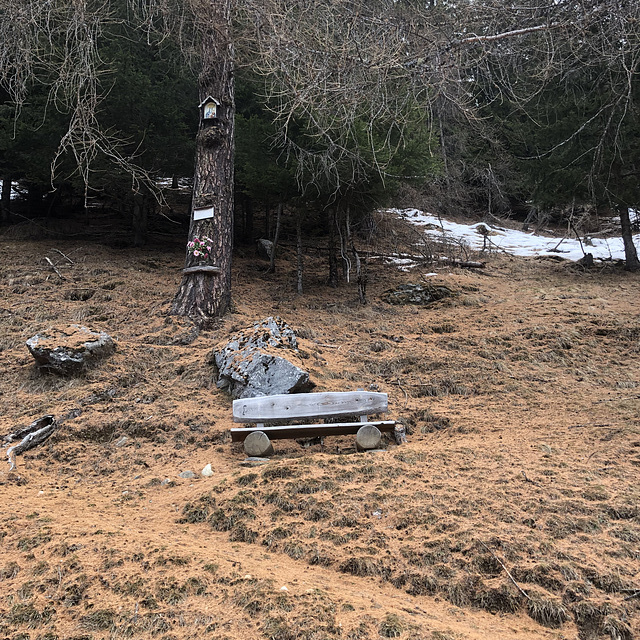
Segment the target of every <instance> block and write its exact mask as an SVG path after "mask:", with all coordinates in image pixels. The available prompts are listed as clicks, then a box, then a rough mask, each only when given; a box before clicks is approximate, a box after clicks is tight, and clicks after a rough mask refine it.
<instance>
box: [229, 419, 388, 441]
mask: <svg viewBox="0 0 640 640" xmlns="http://www.w3.org/2000/svg"><path fill="white" fill-rule="evenodd" d="M368 424H372V425H374V426H375V427H378V429H380V431H393V430H394V427H395V425H396V421H395V420H373V421H371V422H338V423H334V424H295V425H289V426H275V427H239V428H236V429H231V441H232V442H243V441H244V439H245V438H246V437H247V436H248V435H249V434H250V433H252V432H254V431H263V432H264V433H266V434H267V436H268V437H269V439H270V440H283V439H285V438H315V437H316V436H343V435H348V434H352V433H358V429H360V427H363V426H365V425H368Z"/></svg>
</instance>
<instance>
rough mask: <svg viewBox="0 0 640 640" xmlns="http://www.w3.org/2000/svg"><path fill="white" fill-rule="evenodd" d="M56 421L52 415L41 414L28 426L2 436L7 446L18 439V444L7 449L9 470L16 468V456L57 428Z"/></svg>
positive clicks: (38, 442) (40, 442)
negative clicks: (40, 416)
mask: <svg viewBox="0 0 640 640" xmlns="http://www.w3.org/2000/svg"><path fill="white" fill-rule="evenodd" d="M57 426H58V423H57V422H56V419H55V418H54V417H53V416H49V415H47V416H42V418H38V419H37V420H34V421H33V422H32V423H31V424H30V425H29V426H28V427H25V428H24V429H19V430H18V431H16V432H14V433H10V434H8V435H6V436H4V437H3V438H2V440H3V442H4V445H3V446H7V445H9V444H11V443H12V442H15V441H16V440H20V442H18V444H15V445H13V446H12V447H9V448H8V449H7V459H8V460H9V471H13V470H14V469H15V468H16V456H17V455H19V454H21V453H24V452H25V451H29V449H33V448H34V447H37V446H38V445H39V444H42V443H43V442H44V441H45V440H46V439H47V438H48V437H49V436H50V435H51V434H52V433H53V432H54V431H55V430H56V428H57Z"/></svg>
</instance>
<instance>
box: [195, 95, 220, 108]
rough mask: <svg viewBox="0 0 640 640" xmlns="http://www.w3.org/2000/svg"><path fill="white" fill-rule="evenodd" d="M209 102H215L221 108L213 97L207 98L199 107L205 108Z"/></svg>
mask: <svg viewBox="0 0 640 640" xmlns="http://www.w3.org/2000/svg"><path fill="white" fill-rule="evenodd" d="M207 102H215V103H216V105H218V106H220V102H218V100H216V99H215V98H214V97H213V96H207V97H206V98H205V99H204V100H203V101H202V102H201V103H200V104H199V105H198V106H199V107H203V106H204V105H205V104H207Z"/></svg>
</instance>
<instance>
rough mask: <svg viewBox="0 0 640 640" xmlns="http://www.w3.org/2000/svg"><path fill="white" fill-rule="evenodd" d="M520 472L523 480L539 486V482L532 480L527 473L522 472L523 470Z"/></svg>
mask: <svg viewBox="0 0 640 640" xmlns="http://www.w3.org/2000/svg"><path fill="white" fill-rule="evenodd" d="M521 473H522V476H523V477H524V481H525V482H530V483H531V484H535V485H536V487H539V486H540V483H539V482H536V481H535V480H532V479H531V478H529V477H527V474H526V473H525V472H524V470H523V471H521Z"/></svg>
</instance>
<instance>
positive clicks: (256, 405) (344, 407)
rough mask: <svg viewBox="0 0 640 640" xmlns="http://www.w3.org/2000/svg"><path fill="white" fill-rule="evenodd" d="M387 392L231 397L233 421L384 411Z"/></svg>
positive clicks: (337, 392) (265, 420)
mask: <svg viewBox="0 0 640 640" xmlns="http://www.w3.org/2000/svg"><path fill="white" fill-rule="evenodd" d="M388 410H389V408H388V397H387V394H386V393H375V392H371V391H327V392H323V393H292V394H280V395H275V396H261V397H258V398H241V399H240V400H234V401H233V421H234V422H269V421H271V420H295V419H300V418H316V417H320V416H322V417H338V416H348V415H354V414H355V415H364V414H366V415H371V414H373V413H386V412H387V411H388Z"/></svg>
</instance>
